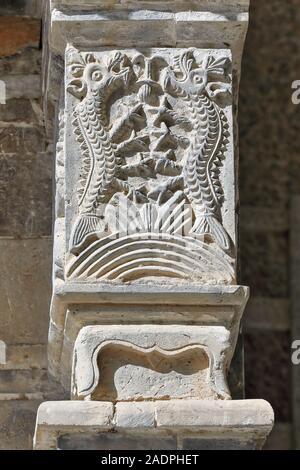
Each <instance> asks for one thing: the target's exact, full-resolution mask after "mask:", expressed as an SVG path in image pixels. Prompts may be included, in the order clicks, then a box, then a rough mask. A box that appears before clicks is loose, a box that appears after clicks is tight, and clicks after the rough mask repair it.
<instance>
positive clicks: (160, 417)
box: [34, 400, 274, 449]
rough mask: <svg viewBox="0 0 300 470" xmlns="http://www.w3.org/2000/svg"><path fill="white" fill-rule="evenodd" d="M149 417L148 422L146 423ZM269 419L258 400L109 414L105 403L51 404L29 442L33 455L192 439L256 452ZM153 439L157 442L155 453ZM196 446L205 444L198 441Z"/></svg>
mask: <svg viewBox="0 0 300 470" xmlns="http://www.w3.org/2000/svg"><path fill="white" fill-rule="evenodd" d="M151 414H152V416H153V419H149V417H150V415H151ZM124 416H127V419H125V420H124ZM130 416H131V418H130ZM145 417H146V420H145V419H144V418H145ZM154 417H155V419H154ZM273 419H274V415H273V411H272V409H271V407H270V405H269V404H268V403H266V402H264V401H262V400H255V401H251V400H242V401H231V400H229V401H226V400H225V401H223V400H218V401H209V400H208V401H207V400H205V401H203V400H187V401H183V400H167V401H166V400H165V401H157V402H155V403H152V404H149V403H147V402H135V403H118V404H117V406H116V407H115V408H114V407H113V404H112V403H109V402H91V401H68V402H65V401H60V402H59V401H56V402H48V403H47V402H46V403H43V404H42V405H41V406H40V408H39V410H38V415H37V424H36V431H35V438H34V442H35V449H57V448H58V447H59V443H60V445H61V447H63V446H66V448H77V449H83V448H84V446H85V445H87V446H90V447H91V448H95V449H103V447H104V446H105V445H107V446H109V447H107V449H116V448H117V449H126V448H128V447H129V446H130V445H134V448H141V444H142V443H143V445H144V446H145V447H144V448H145V449H153V448H157V449H166V448H172V449H176V448H177V449H181V448H182V447H183V442H184V441H185V440H187V439H191V438H195V436H197V435H198V436H197V437H198V439H201V440H203V439H207V440H210V441H211V440H213V441H214V443H211V447H213V446H214V444H216V442H215V440H220V447H222V444H223V445H224V446H225V445H227V446H233V442H236V444H237V445H238V448H245V449H248V448H250V447H251V446H252V448H253V447H255V448H256V447H257V448H260V447H261V445H262V443H263V442H264V440H265V438H266V436H267V435H268V434H269V432H270V430H271V429H272V426H273ZM103 431H106V432H109V434H110V435H109V437H107V438H105V437H104V434H100V435H99V433H103ZM79 432H81V433H83V432H84V433H85V435H86V436H87V440H86V441H85V440H84V439H83V441H80V439H79V435H78V433H79ZM199 434H201V438H200V437H199ZM60 436H62V437H61V439H60ZM63 436H65V437H63ZM137 436H139V437H137ZM158 436H160V437H161V438H162V441H161V443H160V444H159V447H155V445H157V438H158ZM122 438H123V440H122ZM139 438H141V440H140V441H139ZM194 444H195V445H196V443H195V442H194ZM199 444H200V443H199V441H198V443H197V446H198V445H199ZM186 445H187V446H188V445H191V446H192V445H193V444H192V443H191V441H190V442H189V443H188V442H186ZM201 445H202V447H205V445H206V446H207V445H209V444H208V442H207V441H206V442H203V441H202V443H201ZM216 446H217V445H216Z"/></svg>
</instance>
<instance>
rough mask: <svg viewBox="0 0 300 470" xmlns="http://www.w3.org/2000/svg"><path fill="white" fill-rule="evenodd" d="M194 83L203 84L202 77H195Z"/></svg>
mask: <svg viewBox="0 0 300 470" xmlns="http://www.w3.org/2000/svg"><path fill="white" fill-rule="evenodd" d="M194 82H195V83H197V84H199V83H202V82H203V79H202V78H201V77H199V75H196V76H195V77H194Z"/></svg>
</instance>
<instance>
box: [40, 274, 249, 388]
mask: <svg viewBox="0 0 300 470" xmlns="http://www.w3.org/2000/svg"><path fill="white" fill-rule="evenodd" d="M248 297H249V289H248V288H247V287H243V286H217V285H215V286H203V287H201V288H199V287H193V286H191V287H188V286H176V287H172V286H168V287H167V286H161V287H158V286H155V287H152V288H151V287H149V286H134V285H131V286H118V285H115V286H113V285H110V286H107V287H106V286H105V285H92V284H80V283H62V284H61V285H60V286H59V285H56V288H55V292H54V296H53V299H52V308H51V321H50V332H49V344H48V359H49V373H50V374H51V375H52V376H53V377H55V378H56V379H57V380H60V381H61V383H62V384H63V386H64V387H65V389H66V390H70V384H71V366H72V358H73V351H74V346H75V342H76V339H77V336H78V334H79V333H80V331H81V329H82V328H84V327H88V326H89V325H94V324H95V323H96V324H98V325H103V326H101V327H100V330H101V331H102V328H104V329H106V330H105V331H107V330H109V331H114V328H115V325H118V327H117V330H118V331H119V334H117V331H116V336H115V337H111V338H106V339H115V340H120V339H121V340H122V339H123V340H124V339H125V341H128V335H127V336H126V335H125V333H122V331H124V332H125V331H127V330H126V328H129V330H130V328H132V326H131V325H136V324H137V323H143V324H144V325H145V328H146V329H147V328H149V323H151V322H152V323H160V326H159V327H158V326H156V327H155V328H159V329H160V328H162V329H164V328H167V329H168V332H172V328H173V327H172V326H171V325H177V326H176V328H177V329H178V330H179V331H183V330H184V329H185V328H188V329H189V335H190V332H191V331H193V328H194V331H195V333H193V335H192V336H193V338H194V339H193V341H191V342H187V340H186V342H185V343H184V344H183V343H180V342H179V343H178V347H179V348H180V347H184V346H186V345H187V343H188V344H191V343H192V344H196V345H199V344H200V345H202V346H204V347H206V349H215V348H216V347H217V348H218V347H219V346H218V345H217V344H216V345H215V346H214V347H213V348H210V347H209V346H211V344H210V343H207V341H210V339H211V338H212V341H213V338H214V330H216V329H218V330H220V331H222V335H221V336H222V338H221V339H222V341H221V342H220V348H221V349H220V352H219V353H218V354H217V363H219V364H220V358H221V359H222V361H221V362H222V367H223V369H221V370H220V375H219V377H220V384H221V383H222V385H221V386H220V387H219V389H222V390H226V393H227V389H226V386H224V383H225V381H226V378H224V377H226V373H227V371H228V368H229V365H230V361H231V358H232V355H233V353H234V349H235V345H236V341H237V337H238V333H239V325H240V320H241V317H242V314H243V311H244V308H245V306H246V303H247V300H248ZM187 324H191V325H193V327H186V326H184V325H187ZM104 325H106V326H104ZM107 325H110V326H107ZM120 325H121V326H120ZM125 325H126V328H125ZM201 328H204V330H203V329H202V330H201ZM209 329H210V334H211V337H210V335H208V336H207V338H206V339H203V335H202V333H201V334H199V333H200V331H202V332H204V331H205V332H206V333H208V331H209ZM168 334H169V333H168ZM122 335H123V336H122ZM124 335H125V337H124ZM194 335H195V337H194ZM166 336H167V335H166ZM204 336H205V335H204ZM201 338H202V341H201ZM97 341H98V340H97ZM97 341H96V343H97ZM224 341H225V342H226V347H224ZM131 342H133V343H134V344H136V345H137V346H140V347H145V345H143V344H139V341H138V340H137V339H136V338H135V339H134V338H132V337H131ZM205 342H206V344H205ZM92 343H93V342H92ZM100 343H101V341H99V342H98V343H97V346H99V344H100ZM150 343H151V341H150ZM150 343H149V344H148V343H147V344H146V346H147V347H152V346H154V344H150ZM152 343H153V341H152ZM77 344H78V343H77ZM97 346H95V350H96V348H97ZM158 346H160V347H161V348H164V349H172V348H170V347H169V348H167V347H166V346H165V345H164V341H162V343H158ZM93 347H94V346H93ZM93 347H92V349H93ZM224 350H226V358H225V357H223V356H222V354H221V351H224ZM87 354H88V356H90V358H92V356H93V354H92V353H91V352H90V351H88V353H87ZM221 356H222V357H221ZM94 357H96V356H94ZM90 366H91V369H90V371H91V374H92V375H93V374H94V371H95V370H96V368H95V367H94V366H93V362H90ZM212 371H213V369H212ZM217 375H218V374H217ZM87 380H88V381H89V379H87ZM73 382H74V380H73ZM80 388H81V387H80ZM83 388H85V387H83ZM217 388H218V387H217ZM226 393H225V394H226ZM221 394H222V393H221Z"/></svg>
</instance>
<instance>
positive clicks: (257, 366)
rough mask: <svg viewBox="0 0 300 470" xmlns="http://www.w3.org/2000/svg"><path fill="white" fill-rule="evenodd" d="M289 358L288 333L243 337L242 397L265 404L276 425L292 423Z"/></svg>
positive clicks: (247, 335)
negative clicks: (270, 410) (276, 422)
mask: <svg viewBox="0 0 300 470" xmlns="http://www.w3.org/2000/svg"><path fill="white" fill-rule="evenodd" d="M262 351H263V354H262ZM290 357H291V339H290V335H289V333H288V332H275V331H272V330H270V331H264V332H263V331H261V332H258V331H256V332H253V331H252V333H251V334H250V332H249V333H246V334H245V382H246V383H245V390H246V396H247V397H248V398H258V397H264V398H265V399H266V400H268V401H269V402H270V403H271V405H272V407H273V408H274V412H275V416H276V420H277V421H278V422H289V421H291V419H292V410H291V396H290V394H291V386H292V382H291V367H289V364H290V362H291V359H290ZM274 368H275V369H276V372H274Z"/></svg>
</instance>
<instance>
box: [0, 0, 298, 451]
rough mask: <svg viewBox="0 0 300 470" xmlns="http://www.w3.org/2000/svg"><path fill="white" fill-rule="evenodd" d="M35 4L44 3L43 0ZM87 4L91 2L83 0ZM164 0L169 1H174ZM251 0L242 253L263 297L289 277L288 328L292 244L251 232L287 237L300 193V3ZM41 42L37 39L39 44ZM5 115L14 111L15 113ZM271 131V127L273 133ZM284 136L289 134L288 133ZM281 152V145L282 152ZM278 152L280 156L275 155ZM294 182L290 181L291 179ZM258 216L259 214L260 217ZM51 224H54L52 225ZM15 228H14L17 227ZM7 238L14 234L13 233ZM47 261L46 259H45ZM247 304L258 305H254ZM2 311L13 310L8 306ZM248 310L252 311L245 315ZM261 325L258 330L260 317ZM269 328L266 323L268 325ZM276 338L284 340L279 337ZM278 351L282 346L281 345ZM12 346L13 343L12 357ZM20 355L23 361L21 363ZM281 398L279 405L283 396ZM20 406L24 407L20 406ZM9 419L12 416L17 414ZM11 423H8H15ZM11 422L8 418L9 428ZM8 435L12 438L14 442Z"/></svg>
mask: <svg viewBox="0 0 300 470" xmlns="http://www.w3.org/2000/svg"><path fill="white" fill-rule="evenodd" d="M37 1H38V3H40V2H39V0H37ZM96 2H97V3H98V0H96ZM30 3H32V2H30V1H28V0H27V4H30ZM33 3H36V2H33ZM80 3H82V1H80V0H78V4H80ZM83 3H84V4H87V2H86V1H85V0H83ZM164 3H165V4H167V3H168V2H164ZM251 3H252V11H251V18H250V29H249V33H248V38H247V41H246V51H245V54H244V61H243V74H242V83H241V105H240V145H241V147H240V149H241V168H240V170H241V172H240V177H241V184H240V193H241V203H242V204H241V210H242V217H241V223H242V226H241V228H242V233H241V235H242V236H241V252H242V253H243V250H244V249H246V250H247V256H244V257H243V270H245V269H246V270H247V272H248V273H250V272H251V273H254V274H253V275H254V276H255V278H252V279H251V280H249V284H250V286H253V283H255V289H256V292H260V293H261V294H259V295H262V296H265V291H264V290H263V286H264V283H265V282H267V283H268V272H269V275H270V276H271V279H272V282H271V284H272V285H271V286H270V284H268V286H269V287H268V293H269V294H268V295H272V299H271V300H273V301H276V300H277V299H278V297H276V294H275V297H274V292H275V289H276V285H277V286H278V285H279V282H278V280H279V279H282V280H283V282H284V284H285V287H284V288H283V289H282V287H280V291H281V292H284V295H283V297H281V300H280V302H283V304H282V312H281V314H282V315H283V316H284V317H285V318H286V321H285V322H282V323H281V324H283V325H284V329H285V330H286V329H287V328H286V325H287V324H289V323H290V322H289V318H288V309H287V308H286V305H287V302H288V299H287V298H286V295H287V294H286V293H287V292H288V289H287V283H288V282H289V280H288V278H287V276H286V275H285V274H284V272H285V268H284V267H283V263H287V262H288V259H287V257H285V255H281V254H280V255H279V259H280V263H279V265H278V266H277V264H276V263H274V262H272V259H273V260H276V259H278V248H281V249H282V250H284V249H286V247H287V243H285V242H282V241H281V240H279V241H277V242H264V241H263V239H262V238H261V236H260V237H259V238H256V237H255V236H252V235H251V236H249V230H255V231H257V228H259V231H260V232H262V235H263V237H264V233H265V235H266V237H265V239H268V238H269V233H270V231H277V232H278V233H279V235H280V236H279V238H280V239H281V237H282V234H283V237H287V236H288V230H289V226H288V217H289V213H288V211H287V207H286V201H287V200H288V198H289V194H290V192H291V191H293V192H294V193H297V192H299V179H300V164H299V144H298V141H299V139H298V138H299V131H300V128H299V126H300V124H299V107H297V106H294V105H292V104H291V101H290V95H291V82H292V81H293V80H295V79H299V76H300V70H299V56H300V55H299V54H300V51H299V41H298V35H299V23H300V20H299V11H300V10H299V5H300V4H299V0H272V1H270V2H267V1H261V0H252V1H251ZM21 4H23V5H24V4H25V0H22V1H21V0H18V1H17V0H9V1H8V0H2V1H1V6H0V12H1V14H6V15H12V14H24V7H23V6H21ZM266 18H268V21H266ZM10 33H11V35H13V34H14V33H15V31H14V30H13V29H11V30H10ZM12 40H13V39H12ZM36 44H37V43H36V42H35V45H36ZM1 46H3V44H1ZM1 46H0V47H1ZM39 63H40V51H38V50H37V49H35V48H29V49H25V50H22V53H17V54H15V55H13V56H11V57H4V58H2V59H0V78H1V75H2V74H3V75H7V74H8V73H12V74H14V75H15V74H17V73H20V74H28V73H30V74H38V73H39V72H40V64H39ZM12 105H13V103H12ZM13 106H14V105H13ZM20 106H22V105H20ZM7 115H9V112H8V114H7ZM266 116H267V119H266ZM1 119H2V118H1ZM271 131H272V132H273V133H272V134H271ZM283 135H284V138H283V137H282V136H283ZM270 140H271V144H270ZM278 149H280V153H279V150H278ZM18 152H20V154H19V158H20V160H21V158H22V145H20V146H19V149H18ZM266 155H267V156H266ZM273 155H274V156H275V157H276V158H275V157H274V158H273ZM287 159H288V160H289V161H288V163H285V161H286V160H287ZM273 160H274V161H273ZM39 171H40V173H41V175H42V173H43V172H44V169H43V167H40V168H39ZM48 172H49V168H48V166H47V165H46V168H45V173H46V175H48ZM286 172H288V177H287V176H286ZM45 173H44V175H45ZM47 178H48V176H47ZM289 182H290V184H288V183H289ZM27 189H28V190H30V187H27ZM24 198H25V199H26V194H24ZM24 205H25V204H24ZM24 210H27V208H26V207H25V209H24ZM45 210H47V214H48V215H47V218H48V219H49V220H50V218H51V213H50V212H51V207H50V206H48V208H47V209H45ZM45 214H46V213H45ZM45 214H44V213H41V212H40V213H39V217H42V218H43V219H44V217H45ZM257 214H260V215H259V217H258V216H257ZM6 223H7V221H6ZM9 223H11V221H9ZM47 226H48V227H50V225H49V224H48V223H47ZM21 229H22V226H21V224H20V225H19V229H18V235H17V236H22V233H21ZM48 230H49V229H48V228H47V234H49V231H48ZM6 233H8V232H6ZM14 233H16V231H15V232H14ZM27 233H28V232H27ZM267 234H268V235H267ZM7 236H10V234H8V235H7ZM257 241H258V242H262V243H263V244H264V246H265V251H264V252H262V251H260V250H259V257H258V254H257V247H256V246H255V244H257ZM49 243H50V242H49ZM246 245H248V247H246ZM21 246H22V241H21ZM10 253H11V252H10ZM42 253H43V251H42ZM23 255H24V251H23V252H22V256H23ZM41 259H43V256H42V257H41ZM260 259H262V260H267V265H268V272H266V269H265V267H264V261H262V262H261V261H260ZM8 260H9V262H10V258H8ZM256 263H259V266H260V268H259V269H255V267H254V266H255V264H256ZM49 265H50V261H49ZM46 270H49V267H47V268H46ZM286 271H287V270H286ZM248 279H249V276H248V275H247V280H248ZM260 279H261V280H260ZM243 282H246V280H244V279H243ZM22 285H23V287H22V289H23V290H22V291H21V293H23V295H24V294H25V296H32V294H33V295H34V298H35V296H37V295H38V294H37V292H36V289H35V288H33V286H32V285H29V286H28V285H26V284H25V283H24V284H22ZM20 288H21V287H19V289H20ZM262 291H263V292H262ZM40 292H41V291H40ZM21 293H20V295H21ZM271 293H272V294H271ZM1 295H2V297H1V299H2V298H3V299H4V305H5V302H6V300H5V299H6V293H5V292H4V291H3V292H2V293H1ZM1 304H2V302H1ZM249 308H252V307H251V305H250V306H249ZM283 309H284V311H283ZM4 310H5V311H7V309H5V308H4ZM261 312H262V313H261V315H262V314H263V310H261ZM47 315H48V313H47V312H46V311H44V310H43V316H44V323H43V326H42V325H40V327H39V328H37V330H38V331H40V330H42V329H43V337H44V338H45V337H46V334H47V331H46V330H47ZM245 315H247V312H246V313H245ZM276 315H277V314H276ZM27 318H28V310H27V309H26V319H27ZM35 318H37V317H35ZM37 322H38V324H39V320H37ZM34 325H35V320H32V322H31V327H33V329H34V330H35V327H34ZM257 325H258V327H259V328H260V326H261V319H260V320H259V323H258V324H257ZM264 328H266V325H265V326H264ZM276 328H277V327H276ZM254 329H255V325H254V322H251V330H252V337H253V334H254V335H255V332H253V330H254ZM268 329H272V325H271V322H270V323H269V326H268ZM0 331H1V334H2V329H0ZM10 331H11V333H10V336H11V337H12V338H13V330H12V328H11V329H10ZM16 334H17V339H18V338H19V339H20V340H21V341H22V339H21V338H20V336H19V332H18V328H17V329H16ZM278 341H280V339H279V340H278ZM284 341H285V344H286V348H287V350H288V351H290V344H289V343H287V342H286V340H284ZM255 344H256V343H255ZM254 347H255V346H254ZM259 347H260V348H262V350H264V348H265V344H264V343H263V344H262V343H261V342H259ZM275 349H276V350H278V348H276V347H275ZM279 349H280V348H279ZM9 350H10V349H9V345H8V354H9ZM247 351H249V348H248V349H247V350H246V357H247V354H248V352H247ZM284 355H285V356H286V355H287V354H286V353H285V354H284ZM267 356H268V358H269V359H267V358H266V361H267V360H268V374H270V381H271V385H270V386H271V387H273V388H274V387H275V385H274V384H275V382H276V376H277V370H276V358H275V355H273V354H272V353H269V354H268V355H267ZM281 356H282V353H280V357H281ZM259 359H260V356H256V357H255V358H254V357H253V359H251V364H250V365H248V366H247V368H246V380H248V379H247V378H248V377H249V380H248V383H249V382H251V384H252V385H251V390H252V392H251V394H252V395H253V396H259V397H261V396H262V395H261V392H260V391H259V390H258V387H259V386H260V383H261V381H262V380H263V381H264V374H265V372H264V371H262V372H261V374H262V375H258V374H257V375H255V367H256V364H257V363H259ZM14 360H16V363H17V364H19V360H17V359H14ZM280 363H281V364H283V365H282V366H280V369H281V370H282V367H283V368H285V369H286V372H284V373H280V376H281V377H286V376H287V371H288V369H289V368H290V358H289V357H288V358H287V360H286V359H284V361H281V360H280ZM26 367H27V366H26ZM260 370H261V369H260ZM254 375H255V378H254ZM265 390H266V388H264V391H263V393H264V394H265V398H268V391H267V390H266V391H265ZM280 397H281V398H280V404H278V405H276V408H278V409H281V408H282V409H286V406H287V402H288V399H289V390H288V387H287V388H286V390H285V396H284V394H283V392H282V391H281V392H280ZM277 403H279V401H278V402H277ZM9 406H11V407H13V404H12V403H10V405H9ZM18 406H21V403H20V404H19V405H18ZM25 406H27V407H28V406H29V403H28V402H25ZM12 409H13V408H12ZM284 414H286V412H284ZM11 418H13V415H12V414H11ZM11 423H13V421H11ZM11 423H10V425H11V426H13V425H12V424H11ZM8 424H9V423H8V422H7V425H8ZM279 424H280V423H279ZM7 429H8V428H7ZM14 429H16V428H14ZM16 431H17V429H16ZM276 432H277V431H276V428H275V430H274V434H273V435H275V433H276ZM290 433H291V430H290V429H289V427H288V426H283V427H282V430H281V431H280V437H279V438H278V440H277V439H276V441H274V439H273V438H272V436H271V437H270V441H269V443H268V444H267V447H268V446H269V447H270V446H271V447H272V446H273V448H280V446H281V445H282V443H283V442H287V441H288V439H289V436H290ZM21 435H22V444H24V447H26V446H27V445H28V441H29V439H27V438H26V439H24V434H22V433H21ZM1 437H2V436H1ZM10 437H11V441H10V442H9V438H10ZM3 439H4V440H3V441H2V442H6V443H8V445H10V446H11V448H13V447H14V442H15V441H14V439H15V436H14V437H13V435H12V433H11V434H10V433H8V435H4V436H3ZM20 445H21V444H20Z"/></svg>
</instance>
